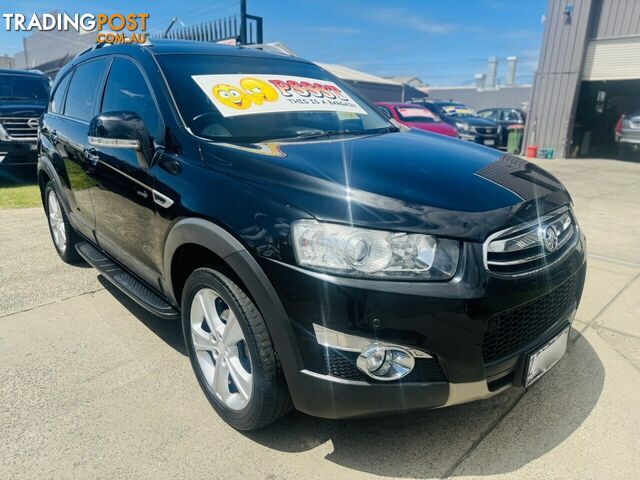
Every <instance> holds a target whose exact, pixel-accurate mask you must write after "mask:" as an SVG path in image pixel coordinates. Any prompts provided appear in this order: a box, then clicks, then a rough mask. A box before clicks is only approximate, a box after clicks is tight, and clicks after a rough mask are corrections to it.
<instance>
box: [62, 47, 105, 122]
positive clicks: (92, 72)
mask: <svg viewBox="0 0 640 480" xmlns="http://www.w3.org/2000/svg"><path fill="white" fill-rule="evenodd" d="M105 61H106V60H105V59H103V58H101V59H99V60H94V61H91V62H88V63H83V64H82V65H80V66H79V67H78V68H76V72H75V73H74V74H73V78H72V79H71V84H70V85H69V93H68V94H67V101H66V102H65V108H64V114H65V115H67V116H69V117H73V118H77V119H79V120H84V121H86V122H88V121H89V120H91V117H92V116H93V111H94V106H95V103H96V97H97V96H98V88H96V85H100V81H101V80H102V73H103V71H104V66H105Z"/></svg>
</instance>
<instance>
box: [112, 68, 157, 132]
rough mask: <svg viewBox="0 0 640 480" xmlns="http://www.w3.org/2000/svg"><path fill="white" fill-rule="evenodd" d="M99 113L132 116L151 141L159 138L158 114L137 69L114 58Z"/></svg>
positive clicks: (147, 87) (145, 83)
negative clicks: (145, 128) (136, 115)
mask: <svg viewBox="0 0 640 480" xmlns="http://www.w3.org/2000/svg"><path fill="white" fill-rule="evenodd" d="M101 112H135V113H137V114H138V115H140V118H142V120H143V121H144V123H145V125H146V126H147V128H148V129H149V133H150V134H151V136H152V137H153V138H154V139H158V138H159V136H160V132H159V130H160V124H161V122H160V114H159V113H158V109H157V108H156V104H155V102H154V101H153V97H152V96H151V92H150V90H149V86H148V85H147V82H146V81H145V79H144V77H143V76H142V72H140V69H139V68H138V67H137V66H136V65H135V64H134V63H133V62H131V61H130V60H127V59H125V58H119V57H117V58H115V59H114V60H113V64H112V65H111V70H110V71H109V77H108V78H107V85H106V87H105V90H104V98H103V100H102V109H101Z"/></svg>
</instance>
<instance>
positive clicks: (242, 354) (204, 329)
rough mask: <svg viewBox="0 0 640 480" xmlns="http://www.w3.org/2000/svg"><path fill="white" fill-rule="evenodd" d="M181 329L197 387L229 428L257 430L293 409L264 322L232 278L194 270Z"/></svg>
mask: <svg viewBox="0 0 640 480" xmlns="http://www.w3.org/2000/svg"><path fill="white" fill-rule="evenodd" d="M182 328H183V333H184V339H185V344H186V347H187V353H188V355H189V359H190V361H191V366H192V367H193V370H194V373H195V375H196V378H197V379H198V383H199V384H200V387H201V388H202V390H203V392H204V394H205V396H206V397H207V399H208V400H209V402H210V403H211V405H212V406H213V408H214V409H215V410H216V412H217V413H218V415H220V417H222V419H223V420H224V421H225V422H227V423H228V424H229V425H231V426H232V427H234V428H236V429H238V430H256V429H259V428H262V427H264V426H265V425H267V424H269V423H271V422H273V421H275V420H277V419H278V418H280V417H281V416H283V415H284V414H285V413H287V412H288V411H289V410H290V409H291V400H290V397H289V392H288V390H287V386H286V383H285V379H284V374H283V372H282V368H281V366H280V363H279V360H278V357H277V355H276V352H275V350H274V348H273V343H272V341H271V337H270V336H269V332H268V330H267V326H266V324H265V322H264V319H263V318H262V315H261V314H260V312H259V311H258V309H257V308H256V306H255V305H254V304H253V302H252V301H251V299H250V298H249V297H248V296H247V295H246V294H245V292H244V291H243V290H242V289H241V288H240V287H239V286H238V285H236V284H235V283H234V282H233V281H232V280H231V279H229V278H227V277H226V276H225V275H223V274H222V273H220V272H218V271H216V270H213V269H211V268H199V269H197V270H195V271H194V272H193V273H192V274H191V275H190V276H189V278H188V279H187V282H186V283H185V286H184V289H183V293H182Z"/></svg>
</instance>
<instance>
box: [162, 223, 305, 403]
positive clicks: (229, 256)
mask: <svg viewBox="0 0 640 480" xmlns="http://www.w3.org/2000/svg"><path fill="white" fill-rule="evenodd" d="M185 246H194V247H195V248H199V249H205V250H206V251H207V252H210V253H211V256H210V257H205V258H203V263H206V260H214V264H213V266H214V268H215V266H216V265H217V266H219V267H222V268H223V273H225V272H224V269H227V271H228V272H231V274H232V277H231V278H234V277H235V280H237V281H239V282H240V285H241V286H242V287H244V288H245V289H246V293H247V294H248V295H249V297H250V298H251V299H252V300H253V301H254V302H255V304H256V306H257V308H258V310H259V311H260V313H261V314H262V316H263V318H264V320H265V323H266V324H267V327H268V328H269V333H270V335H271V338H272V340H273V343H274V347H275V350H276V352H277V354H278V356H279V357H280V361H281V364H282V368H283V370H284V373H285V376H286V378H287V383H288V384H289V388H290V390H293V389H292V388H291V387H292V383H294V382H295V378H296V377H297V375H298V374H299V372H300V370H301V369H302V368H303V363H302V355H301V353H300V350H299V347H298V342H297V340H296V336H295V333H294V331H293V326H292V324H291V321H290V320H289V317H288V316H287V314H286V311H285V309H284V306H283V305H282V303H281V302H280V299H279V297H278V295H277V293H276V291H275V289H274V288H273V286H272V285H271V282H270V281H269V279H268V278H267V276H266V275H265V273H264V271H263V270H262V268H261V267H260V265H258V262H256V260H255V259H254V258H253V256H252V255H251V254H250V253H249V251H247V249H246V248H245V247H244V245H242V243H240V241H239V240H238V239H236V238H235V237H234V236H233V235H231V234H230V233H229V232H228V231H226V230H225V229H223V228H222V227H220V226H219V225H216V224H215V223H213V222H210V221H208V220H204V219H201V218H185V219H182V220H180V221H179V222H177V223H176V224H175V225H174V226H173V228H172V229H171V231H170V232H169V234H168V236H167V240H166V242H165V247H164V256H163V267H164V283H165V288H166V294H167V296H168V297H169V299H170V300H171V301H172V302H174V303H175V304H176V305H179V304H180V298H177V292H176V291H175V288H174V284H173V280H174V278H175V274H174V268H175V267H176V262H175V260H176V259H177V258H176V254H178V255H179V254H180V252H181V248H183V247H185ZM178 260H179V258H178ZM216 262H217V263H216ZM219 262H222V263H219ZM200 266H204V265H200ZM179 290H180V289H179ZM291 393H292V397H293V396H294V395H293V393H294V392H293V391H291ZM293 400H294V403H295V398H294V399H293Z"/></svg>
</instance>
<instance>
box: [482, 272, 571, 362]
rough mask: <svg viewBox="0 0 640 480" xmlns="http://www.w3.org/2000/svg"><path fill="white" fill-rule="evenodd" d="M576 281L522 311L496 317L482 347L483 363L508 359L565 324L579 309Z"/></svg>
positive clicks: (516, 310)
mask: <svg viewBox="0 0 640 480" xmlns="http://www.w3.org/2000/svg"><path fill="white" fill-rule="evenodd" d="M576 304H577V298H576V278H575V276H574V277H571V278H570V279H569V280H567V281H566V282H564V283H563V284H562V285H560V286H558V287H556V288H555V289H553V290H551V291H550V292H549V293H546V294H545V295H543V296H541V297H539V298H537V299H535V300H533V301H531V302H529V303H525V304H524V305H521V306H519V307H516V308H513V309H511V310H507V311H505V312H502V313H499V314H497V315H494V316H493V317H491V318H490V319H489V328H488V330H487V332H486V333H485V335H484V340H483V343H482V356H483V359H484V363H491V362H495V361H496V360H500V359H502V358H505V357H508V356H509V355H511V354H514V353H516V352H518V351H519V350H521V349H522V348H524V347H526V346H527V345H528V344H530V343H532V342H533V341H534V340H536V339H537V338H538V337H539V336H540V335H542V334H543V333H544V332H545V331H547V330H548V329H550V328H551V327H553V326H554V325H555V324H557V323H559V322H561V321H563V320H564V319H566V317H567V316H568V315H569V314H570V313H571V312H572V311H573V309H575V308H576Z"/></svg>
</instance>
